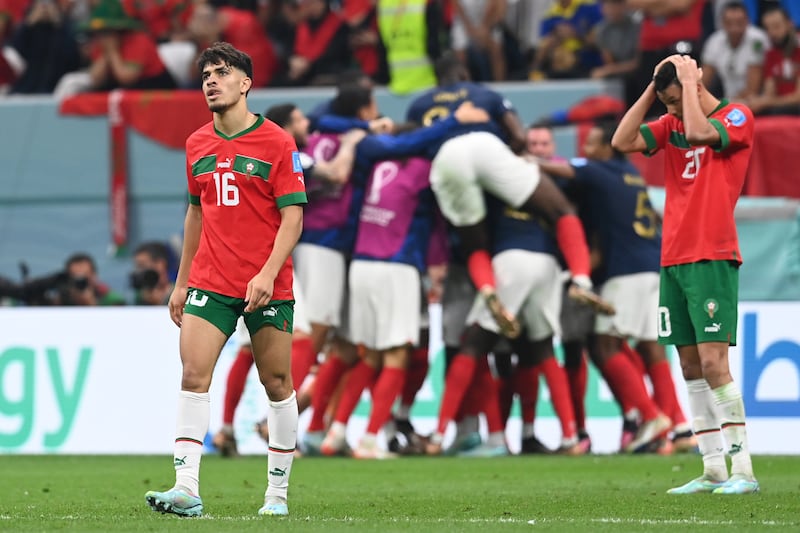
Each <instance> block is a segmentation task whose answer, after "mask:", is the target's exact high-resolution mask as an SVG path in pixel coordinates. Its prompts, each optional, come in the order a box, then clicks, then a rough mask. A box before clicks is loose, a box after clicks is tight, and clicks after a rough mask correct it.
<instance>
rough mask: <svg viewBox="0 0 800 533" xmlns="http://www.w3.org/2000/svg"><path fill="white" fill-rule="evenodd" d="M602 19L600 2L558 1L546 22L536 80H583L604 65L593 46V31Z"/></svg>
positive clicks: (548, 14)
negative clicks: (593, 70) (596, 68)
mask: <svg viewBox="0 0 800 533" xmlns="http://www.w3.org/2000/svg"><path fill="white" fill-rule="evenodd" d="M601 19H602V14H601V13H600V7H599V6H598V5H597V2H596V0H556V1H555V2H553V5H552V6H551V7H550V10H549V11H548V12H547V14H546V15H545V18H544V20H543V21H542V29H541V34H542V38H541V41H540V42H539V48H538V50H536V57H535V59H534V64H533V74H532V77H533V79H540V78H543V77H547V78H581V77H584V76H587V75H588V74H589V72H590V71H591V69H592V68H593V67H595V66H597V65H598V64H599V63H600V58H599V57H598V54H597V51H596V50H595V49H594V47H592V46H590V41H591V39H592V32H593V31H594V29H595V26H596V25H597V23H598V22H600V20H601Z"/></svg>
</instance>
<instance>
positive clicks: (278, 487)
mask: <svg viewBox="0 0 800 533" xmlns="http://www.w3.org/2000/svg"><path fill="white" fill-rule="evenodd" d="M297 418H298V414H297V396H296V395H295V392H294V391H292V395H291V396H289V397H288V398H286V399H285V400H281V401H279V402H273V401H270V402H269V408H268V409H267V427H268V428H269V452H268V453H267V479H268V481H269V484H268V485H267V491H266V493H265V494H264V499H265V500H267V501H270V502H274V501H278V502H280V503H286V495H287V493H288V490H289V475H290V474H291V471H292V461H294V449H295V446H296V445H297Z"/></svg>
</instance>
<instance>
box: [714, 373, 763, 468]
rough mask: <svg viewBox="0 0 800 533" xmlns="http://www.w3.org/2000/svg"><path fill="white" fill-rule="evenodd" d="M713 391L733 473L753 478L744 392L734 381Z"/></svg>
mask: <svg viewBox="0 0 800 533" xmlns="http://www.w3.org/2000/svg"><path fill="white" fill-rule="evenodd" d="M711 392H712V393H714V400H715V405H714V407H715V409H716V411H715V412H716V414H717V419H718V420H719V422H720V427H721V428H722V436H723V437H725V442H726V443H727V444H728V455H730V456H731V474H741V475H744V476H747V477H749V478H752V477H753V463H752V461H751V459H750V447H749V446H748V445H747V429H746V428H745V417H744V401H743V400H742V393H741V391H740V390H739V387H737V386H736V384H735V383H734V382H732V381H731V382H730V383H728V384H726V385H723V386H721V387H717V388H716V389H714V390H712V391H711Z"/></svg>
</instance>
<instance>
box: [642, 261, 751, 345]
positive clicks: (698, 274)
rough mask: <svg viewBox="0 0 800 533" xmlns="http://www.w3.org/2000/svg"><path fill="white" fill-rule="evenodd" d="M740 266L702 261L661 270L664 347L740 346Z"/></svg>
mask: <svg viewBox="0 0 800 533" xmlns="http://www.w3.org/2000/svg"><path fill="white" fill-rule="evenodd" d="M738 303H739V265H738V264H737V263H735V262H733V261H698V262H696V263H687V264H684V265H673V266H668V267H662V268H661V285H660V290H659V307H658V341H659V343H660V344H674V345H676V346H687V345H691V344H698V343H701V342H727V343H728V344H730V345H731V346H735V345H736V323H737V321H738V318H739V314H738Z"/></svg>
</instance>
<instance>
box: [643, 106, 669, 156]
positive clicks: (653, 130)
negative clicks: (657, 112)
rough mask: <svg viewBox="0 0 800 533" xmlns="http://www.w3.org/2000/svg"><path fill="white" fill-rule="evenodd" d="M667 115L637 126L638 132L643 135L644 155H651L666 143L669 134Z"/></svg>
mask: <svg viewBox="0 0 800 533" xmlns="http://www.w3.org/2000/svg"><path fill="white" fill-rule="evenodd" d="M668 122H669V115H662V116H661V117H660V118H659V119H658V120H653V121H651V122H648V123H646V124H642V125H641V126H639V132H640V133H641V134H642V137H644V141H645V143H647V148H646V149H645V151H644V154H645V155H653V154H654V153H656V152H658V151H659V150H660V149H662V148H664V146H666V144H667V137H668V135H669V124H668Z"/></svg>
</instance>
